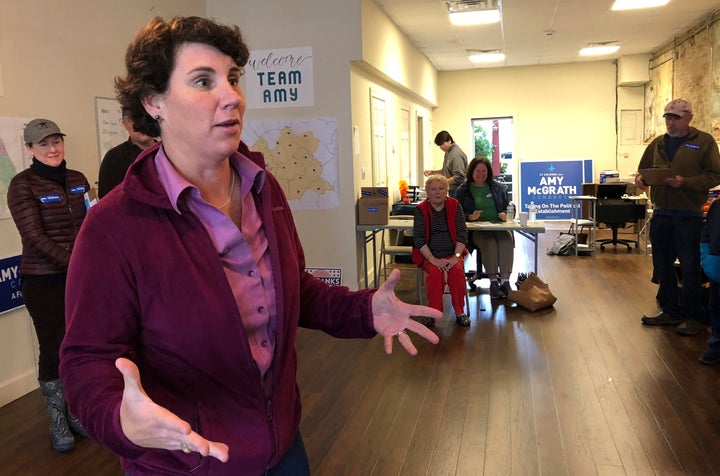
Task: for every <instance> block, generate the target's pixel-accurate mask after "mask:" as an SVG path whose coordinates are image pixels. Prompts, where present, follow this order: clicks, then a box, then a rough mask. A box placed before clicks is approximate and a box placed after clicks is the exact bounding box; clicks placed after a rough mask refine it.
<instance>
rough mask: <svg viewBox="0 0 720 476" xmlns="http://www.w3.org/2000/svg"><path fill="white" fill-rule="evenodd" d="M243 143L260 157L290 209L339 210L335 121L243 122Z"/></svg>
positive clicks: (328, 119)
mask: <svg viewBox="0 0 720 476" xmlns="http://www.w3.org/2000/svg"><path fill="white" fill-rule="evenodd" d="M242 139H243V141H244V142H245V143H246V144H247V145H248V147H250V150H252V151H256V152H262V153H263V155H264V156H265V162H266V163H267V168H268V170H269V171H270V172H271V173H272V174H273V175H274V176H275V178H277V179H278V181H279V182H280V185H281V186H282V188H283V191H284V192H285V195H286V196H287V199H288V202H289V203H290V208H291V209H293V210H320V209H333V208H339V207H340V194H339V191H338V182H339V179H340V174H339V167H338V148H337V121H336V120H335V119H334V118H316V119H288V120H263V121H245V124H244V125H243V135H242Z"/></svg>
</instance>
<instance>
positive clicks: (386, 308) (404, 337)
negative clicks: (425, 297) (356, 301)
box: [372, 269, 443, 355]
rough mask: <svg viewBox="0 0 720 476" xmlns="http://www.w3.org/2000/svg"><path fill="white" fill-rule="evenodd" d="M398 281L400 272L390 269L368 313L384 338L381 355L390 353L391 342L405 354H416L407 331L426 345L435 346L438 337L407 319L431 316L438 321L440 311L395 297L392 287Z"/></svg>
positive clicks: (440, 314)
mask: <svg viewBox="0 0 720 476" xmlns="http://www.w3.org/2000/svg"><path fill="white" fill-rule="evenodd" d="M399 281H400V270H397V269H394V270H393V272H392V273H390V276H388V279H387V280H386V281H385V282H384V283H382V285H381V286H380V288H378V290H377V292H376V293H375V294H374V295H373V297H372V312H373V322H374V325H375V330H376V331H377V333H378V334H380V335H382V336H383V337H384V339H385V352H386V353H388V354H392V348H393V339H394V338H395V337H397V338H398V342H400V344H401V345H402V346H403V347H404V348H405V350H406V351H407V353H408V354H410V355H417V349H416V348H415V346H414V345H413V343H412V340H411V339H410V335H409V334H408V333H407V331H412V332H414V333H416V334H419V335H420V336H422V337H423V338H425V339H426V340H428V341H429V342H432V343H433V344H437V343H438V342H440V338H439V337H438V336H437V334H435V333H434V332H433V331H431V330H430V329H428V328H427V327H425V326H424V325H422V324H420V323H419V322H416V321H414V320H412V319H410V316H423V317H432V318H433V319H441V318H442V317H443V314H442V312H440V311H438V310H436V309H432V308H429V307H426V306H419V305H415V304H407V303H404V302H402V301H401V300H400V299H398V298H397V296H396V295H395V286H397V284H398V282H399Z"/></svg>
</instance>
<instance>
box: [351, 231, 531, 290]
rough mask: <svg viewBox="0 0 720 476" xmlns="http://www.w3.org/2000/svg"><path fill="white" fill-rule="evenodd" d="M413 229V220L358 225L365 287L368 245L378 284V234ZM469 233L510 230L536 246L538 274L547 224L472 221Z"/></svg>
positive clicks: (367, 277) (367, 278)
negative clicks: (541, 238) (540, 241)
mask: <svg viewBox="0 0 720 476" xmlns="http://www.w3.org/2000/svg"><path fill="white" fill-rule="evenodd" d="M412 229H413V220H412V219H407V218H403V219H393V218H392V217H391V218H390V220H388V223H387V224H385V225H356V227H355V230H356V231H358V232H362V233H363V238H364V239H363V261H364V264H365V287H368V281H369V276H368V256H367V245H368V243H370V242H372V251H373V259H372V261H373V278H374V281H373V282H374V283H377V282H378V269H377V244H376V242H375V238H376V236H377V234H378V233H379V232H381V231H383V230H396V231H400V232H401V231H411V230H412ZM467 229H468V231H501V230H510V231H514V232H516V233H518V234H519V235H521V236H523V237H525V238H527V239H528V240H530V241H531V242H532V243H533V245H534V259H535V261H534V271H535V273H536V274H537V266H538V234H539V233H545V222H544V221H535V222H528V223H527V225H520V223H518V222H517V221H512V222H497V223H495V222H489V221H472V222H467Z"/></svg>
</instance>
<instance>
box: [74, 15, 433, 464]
mask: <svg viewBox="0 0 720 476" xmlns="http://www.w3.org/2000/svg"><path fill="white" fill-rule="evenodd" d="M247 59H248V49H247V47H246V46H245V44H244V43H243V40H242V36H241V34H240V31H239V29H238V28H237V27H229V26H223V25H219V24H217V23H215V22H213V21H210V20H206V19H202V18H197V17H189V18H181V17H178V18H174V19H173V20H172V21H170V22H165V21H163V20H162V19H160V18H156V19H154V20H152V21H151V22H150V23H149V24H148V25H147V26H146V27H145V28H144V29H143V30H141V31H140V32H139V33H138V35H137V36H136V37H135V39H134V40H133V41H132V42H131V44H130V46H129V48H128V53H127V55H126V67H127V76H126V77H125V78H123V79H118V80H117V81H116V88H117V91H118V98H119V100H120V103H121V105H122V106H123V107H124V108H126V109H128V110H129V112H130V115H131V118H132V120H133V122H134V124H135V125H136V127H137V128H138V130H140V131H141V132H143V133H145V134H147V135H150V136H160V137H161V139H162V142H161V143H159V144H157V145H156V146H155V147H152V148H151V149H148V150H147V151H145V152H144V153H143V154H142V155H141V156H140V157H139V158H138V159H137V161H136V162H135V163H134V164H133V165H132V166H131V168H130V169H129V170H128V173H127V176H126V178H125V180H124V182H123V183H122V184H121V185H120V186H119V187H117V188H115V189H114V190H113V191H112V192H110V193H109V194H108V195H107V196H106V197H105V198H103V199H102V200H101V201H100V203H99V204H98V205H97V206H95V207H93V208H92V209H90V212H89V213H88V217H87V219H86V221H85V224H84V226H83V229H82V230H81V233H80V236H79V237H78V240H77V244H76V248H75V252H74V253H73V257H72V260H71V263H70V270H69V276H68V290H67V316H68V322H67V334H66V338H65V340H64V342H63V345H62V349H61V376H62V378H63V379H64V381H65V382H66V383H67V398H68V402H69V404H70V407H71V408H72V409H73V411H75V412H76V413H77V415H78V417H79V418H80V419H81V421H82V422H83V423H84V424H85V425H86V427H87V431H88V433H89V434H90V435H91V436H92V437H94V438H95V439H97V440H98V441H100V442H101V443H102V444H104V445H106V446H107V447H109V448H110V449H112V450H113V451H115V452H116V453H117V454H118V455H120V457H121V463H122V467H123V469H124V470H125V471H126V472H127V473H129V474H132V475H133V476H138V475H150V474H152V475H157V474H163V475H166V474H189V473H190V472H192V474H213V475H234V476H235V475H245V474H247V475H258V474H263V473H265V474H273V475H282V474H288V475H289V474H292V475H303V474H308V473H309V470H308V463H307V457H306V455H305V450H304V447H303V445H302V438H301V437H300V434H299V431H298V428H299V422H300V408H301V407H300V401H299V391H298V388H297V382H296V375H295V371H296V353H295V339H296V334H297V328H298V326H303V327H308V328H314V329H321V330H323V331H325V332H327V333H329V334H331V335H334V336H337V337H372V336H374V335H375V333H380V334H381V335H382V336H383V337H384V340H385V350H386V352H388V353H390V352H392V344H393V339H394V338H395V337H397V339H398V341H399V343H400V344H401V345H402V346H403V347H404V348H405V349H406V350H407V351H408V352H409V353H410V354H413V355H414V354H415V353H416V352H417V351H416V349H415V347H414V346H413V344H412V342H411V341H410V337H409V335H408V334H407V333H406V331H408V330H410V331H413V332H416V333H418V334H419V335H421V336H422V337H424V338H426V339H428V340H429V341H431V342H433V343H436V342H437V341H438V337H437V336H436V335H435V334H433V333H432V332H431V331H429V330H428V329H426V328H425V327H424V326H422V325H421V324H419V323H417V322H414V321H412V320H410V319H409V316H410V315H428V316H433V317H436V318H440V317H442V316H441V313H440V312H439V311H436V310H431V309H428V308H425V307H422V306H412V305H409V304H404V303H402V302H400V301H399V300H398V299H397V297H395V294H394V292H393V289H394V286H395V284H397V281H398V279H399V273H397V272H396V274H394V275H391V276H390V279H389V280H388V281H387V282H386V283H385V284H383V286H382V287H381V288H380V289H379V290H377V291H371V290H363V291H358V292H350V291H349V290H348V289H347V288H345V287H341V286H334V287H333V286H328V285H326V284H325V283H323V282H322V281H320V280H318V279H315V278H314V277H313V276H311V275H310V274H308V273H306V272H305V260H304V255H303V250H302V246H301V245H300V242H299V240H298V236H297V231H296V229H295V225H294V223H293V219H292V214H291V212H290V207H289V205H288V203H287V201H286V199H285V196H284V194H283V192H282V190H281V188H280V186H279V184H278V182H277V181H276V180H275V178H274V177H273V176H272V175H271V174H270V173H268V172H267V171H266V170H265V168H264V162H263V159H262V156H261V155H260V154H257V153H252V152H250V151H249V150H248V149H247V147H246V146H245V145H244V144H242V143H241V142H240V135H241V131H242V121H243V114H244V112H245V98H244V95H243V93H242V91H241V90H240V88H239V86H238V84H239V80H240V76H241V75H242V67H243V66H244V65H245V63H246V62H247ZM208 456H211V457H208Z"/></svg>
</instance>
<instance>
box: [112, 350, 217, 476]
mask: <svg viewBox="0 0 720 476" xmlns="http://www.w3.org/2000/svg"><path fill="white" fill-rule="evenodd" d="M115 367H117V369H118V370H119V371H120V373H122V375H123V380H124V381H125V389H124V390H123V397H122V403H121V404H120V425H121V426H122V430H123V433H125V436H126V437H127V438H128V439H129V440H130V441H132V442H133V443H135V444H136V445H138V446H142V447H144V448H162V449H166V450H174V451H183V452H185V453H191V452H193V451H197V452H198V453H200V454H201V455H203V456H212V457H214V458H217V459H219V460H220V461H222V462H223V463H224V462H226V461H227V460H228V457H229V451H230V450H229V448H228V446H227V445H226V444H224V443H217V442H214V441H208V440H206V439H205V438H203V437H202V436H200V435H199V434H197V433H195V432H194V431H192V428H191V427H190V424H189V423H187V422H186V421H184V420H182V419H180V418H179V417H178V416H177V415H175V414H174V413H172V412H171V411H169V410H168V409H166V408H163V407H161V406H160V405H157V404H156V403H155V402H153V401H152V400H151V399H150V397H148V395H147V394H146V393H145V390H143V388H142V384H141V383H140V372H139V370H138V368H137V366H136V365H135V364H134V363H133V362H132V361H130V360H128V359H125V358H119V359H117V360H116V361H115Z"/></svg>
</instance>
